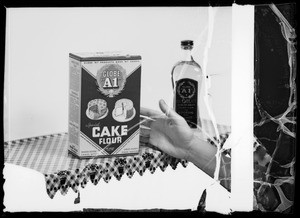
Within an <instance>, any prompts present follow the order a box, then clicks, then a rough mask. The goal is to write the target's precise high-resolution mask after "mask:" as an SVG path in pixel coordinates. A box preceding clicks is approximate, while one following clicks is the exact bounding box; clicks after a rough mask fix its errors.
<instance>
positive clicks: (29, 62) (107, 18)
mask: <svg viewBox="0 0 300 218" xmlns="http://www.w3.org/2000/svg"><path fill="white" fill-rule="evenodd" d="M207 25H208V8H207V7H202V8H201V7H198V8H190V7H184V8H182V7H165V8H72V9H70V8H34V9H32V8H27V9H26V8H19V9H18V8H10V9H8V11H7V30H6V31H7V32H6V33H7V37H6V38H7V41H6V58H5V60H6V66H5V98H4V102H5V108H4V110H5V111H4V113H5V114H4V122H5V123H4V124H5V126H4V128H5V135H4V136H5V140H6V141H7V140H14V139H20V138H25V137H32V136H38V135H44V134H51V133H56V132H66V131H67V127H68V79H69V75H68V70H69V66H68V54H69V53H70V52H87V51H113V50H124V51H132V52H134V53H137V54H140V55H141V56H142V60H143V62H142V90H141V92H142V97H141V104H142V106H144V107H149V108H153V109H157V110H158V100H159V99H161V98H162V99H165V100H166V102H167V103H169V105H171V100H172V96H171V93H172V86H171V77H170V75H171V69H172V66H173V65H174V63H176V62H177V61H178V60H179V58H180V41H181V40H183V39H192V40H195V48H194V59H195V60H196V61H197V62H198V63H199V64H200V65H202V64H203V59H204V49H205V42H206V40H207V38H206V37H207V32H205V31H204V30H205V28H206V27H207ZM207 73H208V74H212V75H213V76H212V81H211V84H212V86H211V90H210V94H211V95H212V97H213V111H214V114H215V117H216V120H217V123H221V124H226V125H230V123H231V112H230V111H231V108H230V106H231V105H230V96H231V93H230V91H231V7H222V8H218V10H217V11H216V14H215V17H214V28H213V35H212V44H211V47H210V48H209V53H208V63H207ZM21 171H22V172H24V173H23V174H22V175H23V176H24V180H23V181H26V182H27V183H28V185H30V184H32V183H30V178H35V177H34V176H33V174H30V172H29V171H30V170H29V171H28V170H27V171H26V172H25V171H23V169H22V170H21ZM158 171H159V170H158ZM8 172H10V171H8ZM183 172H185V173H186V175H185V176H183V174H182V173H183ZM19 173H20V172H19ZM19 175H20V174H19ZM28 175H32V177H31V176H28ZM6 176H17V174H13V173H11V174H6ZM137 177H139V176H134V178H132V179H131V180H129V181H130V182H128V184H127V183H126V180H127V179H126V178H122V180H123V179H124V180H125V181H123V182H122V181H121V182H116V183H117V184H116V183H113V181H111V182H110V183H109V184H108V186H107V189H106V190H111V191H113V190H116V187H117V188H120V189H123V190H125V189H128V188H134V186H137V185H138V184H139V186H138V187H139V188H137V189H134V190H135V192H134V193H139V192H140V191H139V190H141V187H143V186H146V187H147V186H149V187H152V186H153V184H158V185H157V186H156V188H155V190H153V189H149V190H148V192H147V193H148V194H149V195H150V196H149V199H147V201H148V202H145V201H136V200H135V201H134V200H131V201H128V202H129V203H128V204H127V205H126V204H125V205H124V204H123V208H146V207H147V206H149V207H160V206H161V207H162V208H190V207H195V206H197V203H198V200H199V198H200V194H201V192H202V190H203V189H204V188H205V186H206V185H207V184H209V183H211V179H210V178H209V177H208V176H206V175H205V174H204V173H202V172H201V171H199V170H198V169H197V168H196V167H195V166H193V165H192V164H190V165H189V166H188V168H187V169H184V170H183V169H178V171H177V170H175V171H173V170H171V169H169V170H167V171H166V172H164V173H160V172H156V173H155V174H154V175H150V173H149V175H148V174H145V175H144V176H143V177H140V178H139V179H138V178H137ZM187 177H188V178H189V183H187V182H186V178H187ZM11 178H12V177H11ZM39 178H40V180H43V179H41V178H43V177H42V175H40V174H39ZM136 179H137V180H136ZM134 180H135V181H139V182H134ZM164 180H166V181H165V182H163V181H164ZM8 181H15V180H13V179H10V180H8ZM102 182H103V181H102ZM160 182H163V183H162V184H163V185H162V186H160V185H159V184H160ZM39 184H40V187H44V184H43V183H42V184H41V183H39ZM110 184H111V185H110ZM126 184H127V185H126ZM103 185H105V183H104V182H103V183H101V184H98V186H103ZM109 185H110V186H109ZM151 185H152V186H151ZM98 186H97V187H94V189H93V188H92V187H90V188H91V190H92V191H90V192H89V193H92V194H93V193H96V188H98V189H97V190H98V194H99V195H102V194H103V192H105V189H104V190H102V191H100V187H98ZM129 186H130V187H129ZM167 186H168V187H169V189H168V192H167V193H166V196H168V197H169V198H168V199H169V202H168V200H167V199H164V198H157V199H156V198H155V196H157V194H159V193H160V191H162V190H166V189H165V187H167ZM10 187H11V188H10ZM15 187H16V184H14V183H6V203H7V206H8V208H10V209H12V210H17V208H20V207H19V206H18V204H16V203H13V202H16V200H15V199H16V198H18V199H20V200H21V199H24V197H23V195H22V192H21V190H19V191H20V192H21V193H20V192H19V193H20V195H19V196H18V194H17V193H18V192H17V191H16V188H15ZM36 187H38V186H36ZM178 187H184V189H180V190H181V191H180V190H179V192H178ZM187 187H188V188H187ZM41 189H42V188H40V189H39V190H38V189H36V190H34V189H32V194H31V196H33V197H32V198H30V199H29V200H27V203H28V204H26V201H25V203H24V201H23V204H24V205H23V207H24V208H25V209H27V210H32V206H30V205H32V203H33V202H35V200H34V199H36V198H39V199H41V200H40V201H39V204H37V205H36V206H37V208H38V209H37V210H43V209H45V210H51V209H52V210H68V209H71V210H74V208H76V207H77V205H73V197H71V198H72V200H71V201H72V202H71V201H69V200H70V199H69V200H64V199H67V198H66V197H67V196H65V197H61V196H60V193H57V196H56V197H55V199H53V200H50V199H47V198H48V197H47V196H45V194H46V190H44V192H45V193H41V191H40V190H41ZM88 189H89V188H88V187H87V188H86V190H88ZM9 190H10V192H9ZM23 192H30V188H28V190H23ZM86 192H88V191H86ZM100 192H101V193H100ZM180 193H182V194H183V193H185V196H183V197H184V199H181V200H180V201H178V202H177V201H173V200H172V199H175V198H176V196H179V194H180ZM195 193H196V194H197V195H195ZM217 193H218V194H217V195H216V196H215V197H211V201H214V202H216V200H220V199H222V197H221V195H222V194H221V192H217ZM92 194H87V193H86V195H84V194H82V195H83V199H84V196H93V195H92ZM151 194H152V197H151ZM16 195H17V196H18V197H16ZM99 195H97V196H99ZM194 195H195V196H194ZM34 196H35V197H34ZM68 196H69V197H70V196H75V194H74V193H73V192H72V191H70V193H69V194H68ZM102 196H103V195H102ZM104 196H105V195H104ZM187 196H194V197H190V198H188V197H187ZM97 199H98V198H97V197H95V196H94V197H88V200H82V202H83V203H82V204H81V205H80V206H78V207H84V206H85V207H96V204H97V205H98V206H99V205H100V206H101V207H115V208H118V207H119V208H120V207H121V206H120V205H121V203H120V204H118V201H115V200H113V199H114V196H113V195H111V196H109V197H107V201H106V202H105V203H104V202H102V201H98V200H97ZM208 200H209V199H208ZM119 202H121V199H120V201H119ZM141 202H142V203H141ZM151 202H152V204H151ZM153 202H155V203H153ZM180 202H181V203H180ZM182 202H184V203H182ZM223 202H224V201H223ZM67 204H69V206H68V205H67ZM26 205H27V207H26ZM62 205H64V206H62ZM70 205H71V206H70ZM179 205H181V207H180V206H179ZM189 205H190V206H189ZM210 205H212V204H210ZM78 207H77V208H78ZM208 207H209V202H208ZM212 207H213V205H212ZM28 208H29V209H28ZM62 208H63V209H62ZM217 208H220V204H219V205H217ZM215 209H216V208H215Z"/></svg>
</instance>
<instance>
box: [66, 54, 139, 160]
mask: <svg viewBox="0 0 300 218" xmlns="http://www.w3.org/2000/svg"><path fill="white" fill-rule="evenodd" d="M69 70H70V86H69V151H71V152H72V153H74V154H75V155H77V156H79V157H95V156H114V155H129V154H137V153H138V151H139V120H140V84H141V57H140V56H138V55H128V54H126V55H122V54H120V53H114V52H111V53H108V52H97V53H70V54H69Z"/></svg>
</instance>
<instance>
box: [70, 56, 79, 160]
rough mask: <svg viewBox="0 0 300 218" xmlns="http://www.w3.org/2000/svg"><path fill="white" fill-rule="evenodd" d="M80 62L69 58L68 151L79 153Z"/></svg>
mask: <svg viewBox="0 0 300 218" xmlns="http://www.w3.org/2000/svg"><path fill="white" fill-rule="evenodd" d="M80 95H81V63H80V61H78V60H76V59H73V58H71V57H70V58H69V129H68V133H69V134H68V137H69V151H71V152H72V153H74V154H76V155H78V154H79V153H80V144H79V143H80V141H79V137H80Z"/></svg>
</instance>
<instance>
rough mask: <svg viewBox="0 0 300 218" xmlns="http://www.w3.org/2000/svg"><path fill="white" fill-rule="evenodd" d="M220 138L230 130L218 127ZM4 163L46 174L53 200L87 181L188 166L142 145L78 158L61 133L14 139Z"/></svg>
mask: <svg viewBox="0 0 300 218" xmlns="http://www.w3.org/2000/svg"><path fill="white" fill-rule="evenodd" d="M203 125H205V126H207V128H206V129H207V130H208V132H209V131H211V132H213V129H212V124H211V123H210V122H209V121H206V122H203ZM218 129H219V133H220V135H221V139H222V140H223V141H225V139H226V138H227V136H228V133H229V132H230V127H228V126H222V125H218ZM4 151H5V153H4V154H5V162H7V163H12V164H16V165H20V166H23V167H27V168H30V169H34V170H37V171H39V172H41V173H43V174H44V175H45V180H46V190H47V194H48V195H49V197H50V198H53V197H54V196H55V194H56V192H57V191H60V192H61V194H63V195H65V194H66V193H67V192H68V190H69V188H71V189H73V191H74V192H76V193H77V192H78V190H79V186H81V187H82V188H84V187H85V186H86V184H87V182H89V181H91V182H92V183H93V184H95V185H96V184H97V183H98V182H99V180H100V179H101V178H102V179H103V180H104V181H105V182H109V181H110V179H111V178H112V177H115V178H116V179H117V180H120V179H121V178H122V176H123V175H127V176H128V177H129V178H131V177H132V176H133V174H134V173H136V172H137V173H138V174H140V175H141V176H142V175H143V173H144V172H145V171H146V170H147V169H148V170H149V171H150V172H151V173H154V172H155V170H156V169H157V168H160V169H161V170H162V171H164V170H165V169H166V168H167V167H168V166H171V167H172V169H176V167H177V165H178V163H181V164H182V166H183V167H186V166H187V164H188V162H187V161H186V160H182V159H177V158H174V157H171V156H169V155H168V154H166V153H163V152H161V151H160V150H158V149H156V148H154V147H153V146H151V145H149V144H147V143H144V142H142V141H141V142H140V151H139V154H137V155H134V156H125V157H105V158H92V159H79V158H77V157H75V156H73V155H72V154H70V153H69V152H68V134H67V133H58V134H51V135H46V136H40V137H33V138H26V139H20V140H14V141H10V142H5V143H4Z"/></svg>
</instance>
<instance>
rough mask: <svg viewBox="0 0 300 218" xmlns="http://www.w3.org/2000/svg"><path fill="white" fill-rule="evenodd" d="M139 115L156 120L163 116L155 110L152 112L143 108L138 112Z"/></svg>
mask: <svg viewBox="0 0 300 218" xmlns="http://www.w3.org/2000/svg"><path fill="white" fill-rule="evenodd" d="M140 113H141V115H143V116H146V117H151V118H158V117H162V116H163V115H164V114H163V113H161V112H159V111H156V110H152V109H150V108H144V107H141V110H140Z"/></svg>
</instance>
